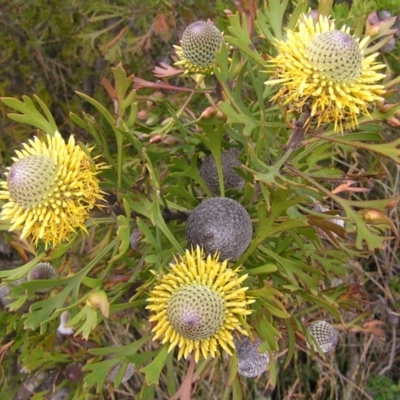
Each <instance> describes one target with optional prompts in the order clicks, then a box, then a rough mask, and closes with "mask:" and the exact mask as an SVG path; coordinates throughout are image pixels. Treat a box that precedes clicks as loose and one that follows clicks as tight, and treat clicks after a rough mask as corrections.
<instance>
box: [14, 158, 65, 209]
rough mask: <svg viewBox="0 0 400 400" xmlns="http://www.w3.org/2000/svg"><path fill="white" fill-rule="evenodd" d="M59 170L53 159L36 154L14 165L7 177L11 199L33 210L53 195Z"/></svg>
mask: <svg viewBox="0 0 400 400" xmlns="http://www.w3.org/2000/svg"><path fill="white" fill-rule="evenodd" d="M56 173H57V168H56V165H55V163H54V160H53V159H52V158H51V157H48V156H44V155H41V154H35V155H32V156H29V157H26V158H23V159H22V160H20V161H17V162H16V163H14V164H13V165H12V167H11V169H10V172H9V174H8V177H7V183H8V190H9V192H10V195H11V197H12V198H13V199H14V200H15V201H17V202H18V203H19V204H20V205H21V207H23V208H25V209H31V208H33V207H36V206H37V204H40V203H41V202H42V201H45V200H46V199H47V198H48V197H49V196H52V194H53V187H54V182H55V177H56Z"/></svg>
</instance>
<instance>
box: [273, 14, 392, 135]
mask: <svg viewBox="0 0 400 400" xmlns="http://www.w3.org/2000/svg"><path fill="white" fill-rule="evenodd" d="M349 32H350V30H349V28H348V27H346V26H343V27H342V28H341V29H340V30H338V29H337V28H336V25H335V22H334V21H333V20H330V19H329V18H328V17H325V16H320V17H319V19H318V21H317V22H316V23H315V22H314V20H313V18H312V17H311V16H303V17H301V20H300V23H299V25H298V29H297V30H296V31H292V30H288V32H287V38H286V40H277V41H276V47H277V50H278V55H277V56H276V57H275V58H273V59H272V60H271V63H272V65H274V66H276V73H275V75H276V79H272V80H269V81H267V82H266V84H268V85H273V84H278V83H279V84H281V89H280V90H279V92H278V93H277V94H276V95H275V96H274V98H273V100H275V101H276V100H278V99H282V101H283V103H284V104H289V105H290V106H291V107H292V108H293V109H294V111H296V112H298V113H301V112H303V111H304V107H309V109H310V110H309V111H310V113H311V117H314V119H316V121H317V124H318V126H319V125H320V124H322V123H334V129H335V131H337V132H343V128H344V125H345V126H346V127H349V128H352V129H354V128H355V127H357V125H358V119H357V117H358V116H359V115H360V114H362V115H367V116H368V115H370V114H369V108H370V106H371V105H372V104H373V103H374V102H377V101H381V100H383V98H382V95H383V94H384V93H385V89H384V86H383V85H382V84H381V83H379V82H380V81H381V80H382V79H383V78H384V77H385V75H384V74H381V73H379V72H377V71H378V70H380V69H382V68H384V67H385V66H384V65H383V64H380V63H377V62H376V61H375V58H376V57H377V56H378V53H374V54H371V55H369V56H367V57H364V55H363V54H364V51H365V49H366V46H367V43H368V39H369V38H368V37H366V38H364V39H362V40H360V39H359V38H355V37H353V36H352V35H350V33H349Z"/></svg>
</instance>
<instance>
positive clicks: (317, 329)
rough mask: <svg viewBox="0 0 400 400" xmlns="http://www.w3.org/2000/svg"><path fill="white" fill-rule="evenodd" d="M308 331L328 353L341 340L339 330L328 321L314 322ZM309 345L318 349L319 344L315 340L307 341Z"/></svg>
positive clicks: (315, 349)
mask: <svg viewBox="0 0 400 400" xmlns="http://www.w3.org/2000/svg"><path fill="white" fill-rule="evenodd" d="M308 332H310V335H311V336H312V337H313V338H314V339H315V341H316V342H317V343H318V345H319V347H321V350H322V352H323V353H328V352H329V351H331V350H333V349H334V348H335V347H336V345H337V342H338V340H339V335H338V333H337V330H336V329H335V328H334V327H333V326H332V325H331V324H329V323H328V322H326V321H316V322H313V323H312V324H311V325H310V326H309V327H308ZM307 345H308V346H309V347H311V346H312V347H313V349H314V351H318V349H317V346H316V345H315V343H314V342H312V343H307Z"/></svg>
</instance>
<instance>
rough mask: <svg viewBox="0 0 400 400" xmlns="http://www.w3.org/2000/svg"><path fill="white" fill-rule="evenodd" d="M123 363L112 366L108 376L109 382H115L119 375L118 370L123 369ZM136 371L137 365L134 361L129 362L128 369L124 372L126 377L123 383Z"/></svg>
mask: <svg viewBox="0 0 400 400" xmlns="http://www.w3.org/2000/svg"><path fill="white" fill-rule="evenodd" d="M121 366H122V364H121V363H119V364H117V365H115V366H114V367H113V368H111V371H110V373H109V374H108V376H107V380H108V381H109V382H115V378H116V377H117V374H118V371H119V370H120V369H121ZM134 372H135V366H134V365H133V364H132V363H129V364H128V366H127V367H126V371H125V374H124V377H123V378H122V381H121V382H122V383H123V382H126V381H127V380H129V379H130V378H131V377H132V375H133V373H134Z"/></svg>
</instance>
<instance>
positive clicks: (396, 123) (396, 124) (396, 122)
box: [386, 117, 400, 128]
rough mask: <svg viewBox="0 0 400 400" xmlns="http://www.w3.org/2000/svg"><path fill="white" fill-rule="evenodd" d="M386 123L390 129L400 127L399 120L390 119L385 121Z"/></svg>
mask: <svg viewBox="0 0 400 400" xmlns="http://www.w3.org/2000/svg"><path fill="white" fill-rule="evenodd" d="M386 123H387V124H388V125H390V126H391V127H392V128H398V127H400V120H399V119H397V118H396V117H390V118H388V119H387V120H386Z"/></svg>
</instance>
